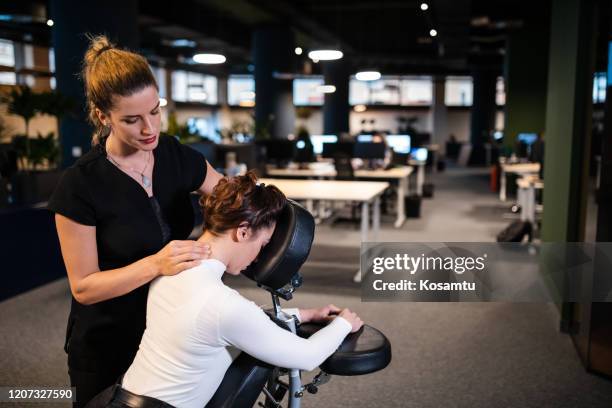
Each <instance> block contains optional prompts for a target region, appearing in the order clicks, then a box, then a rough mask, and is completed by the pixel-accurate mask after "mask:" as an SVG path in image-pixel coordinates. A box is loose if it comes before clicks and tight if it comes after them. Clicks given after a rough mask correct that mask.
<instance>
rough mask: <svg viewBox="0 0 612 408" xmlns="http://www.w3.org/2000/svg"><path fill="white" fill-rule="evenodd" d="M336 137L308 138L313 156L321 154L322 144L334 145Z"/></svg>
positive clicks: (317, 136)
mask: <svg viewBox="0 0 612 408" xmlns="http://www.w3.org/2000/svg"><path fill="white" fill-rule="evenodd" d="M337 141H338V136H336V135H312V136H310V142H311V143H312V149H313V150H314V153H315V154H322V153H323V143H336V142H337Z"/></svg>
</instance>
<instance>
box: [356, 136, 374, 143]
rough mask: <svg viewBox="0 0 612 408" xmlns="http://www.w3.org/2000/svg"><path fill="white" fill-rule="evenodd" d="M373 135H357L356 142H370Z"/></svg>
mask: <svg viewBox="0 0 612 408" xmlns="http://www.w3.org/2000/svg"><path fill="white" fill-rule="evenodd" d="M373 137H374V135H357V142H360V143H361V142H371V141H372V138H373Z"/></svg>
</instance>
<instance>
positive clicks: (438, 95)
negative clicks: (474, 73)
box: [431, 76, 450, 154]
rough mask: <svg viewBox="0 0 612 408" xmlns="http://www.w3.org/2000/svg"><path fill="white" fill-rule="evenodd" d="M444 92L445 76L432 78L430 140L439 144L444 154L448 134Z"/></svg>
mask: <svg viewBox="0 0 612 408" xmlns="http://www.w3.org/2000/svg"><path fill="white" fill-rule="evenodd" d="M445 93H446V89H445V77H444V76H435V77H434V78H433V101H432V104H431V110H432V117H433V134H432V140H431V142H432V143H434V144H438V145H440V147H441V148H442V153H443V154H446V141H447V140H448V137H449V136H450V135H449V133H448V108H447V107H446V104H445V103H444V96H445Z"/></svg>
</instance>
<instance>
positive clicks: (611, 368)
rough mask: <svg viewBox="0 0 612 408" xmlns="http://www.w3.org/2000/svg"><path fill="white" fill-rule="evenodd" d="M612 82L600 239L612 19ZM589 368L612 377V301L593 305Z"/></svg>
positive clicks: (611, 186)
mask: <svg viewBox="0 0 612 408" xmlns="http://www.w3.org/2000/svg"><path fill="white" fill-rule="evenodd" d="M606 28H607V29H608V70H607V71H608V75H607V76H608V84H607V89H606V95H607V96H606V105H605V116H604V131H603V140H602V142H603V143H602V154H601V179H600V185H599V201H598V209H597V236H596V240H597V241H598V242H612V21H610V22H608V27H606ZM591 313H592V315H591V321H590V325H589V326H590V327H589V328H590V336H588V338H589V339H590V341H591V347H590V349H589V351H590V353H589V356H588V360H587V361H588V368H589V369H591V370H593V371H595V372H598V373H600V374H605V375H607V376H609V377H612V319H611V318H610V316H612V303H601V302H600V303H593V304H592V306H591Z"/></svg>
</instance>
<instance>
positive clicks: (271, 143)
mask: <svg viewBox="0 0 612 408" xmlns="http://www.w3.org/2000/svg"><path fill="white" fill-rule="evenodd" d="M258 144H260V145H262V146H263V147H265V149H266V158H267V159H268V160H272V161H276V162H288V161H291V160H293V157H294V156H295V142H294V141H292V140H280V139H279V140H264V141H262V142H258Z"/></svg>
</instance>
